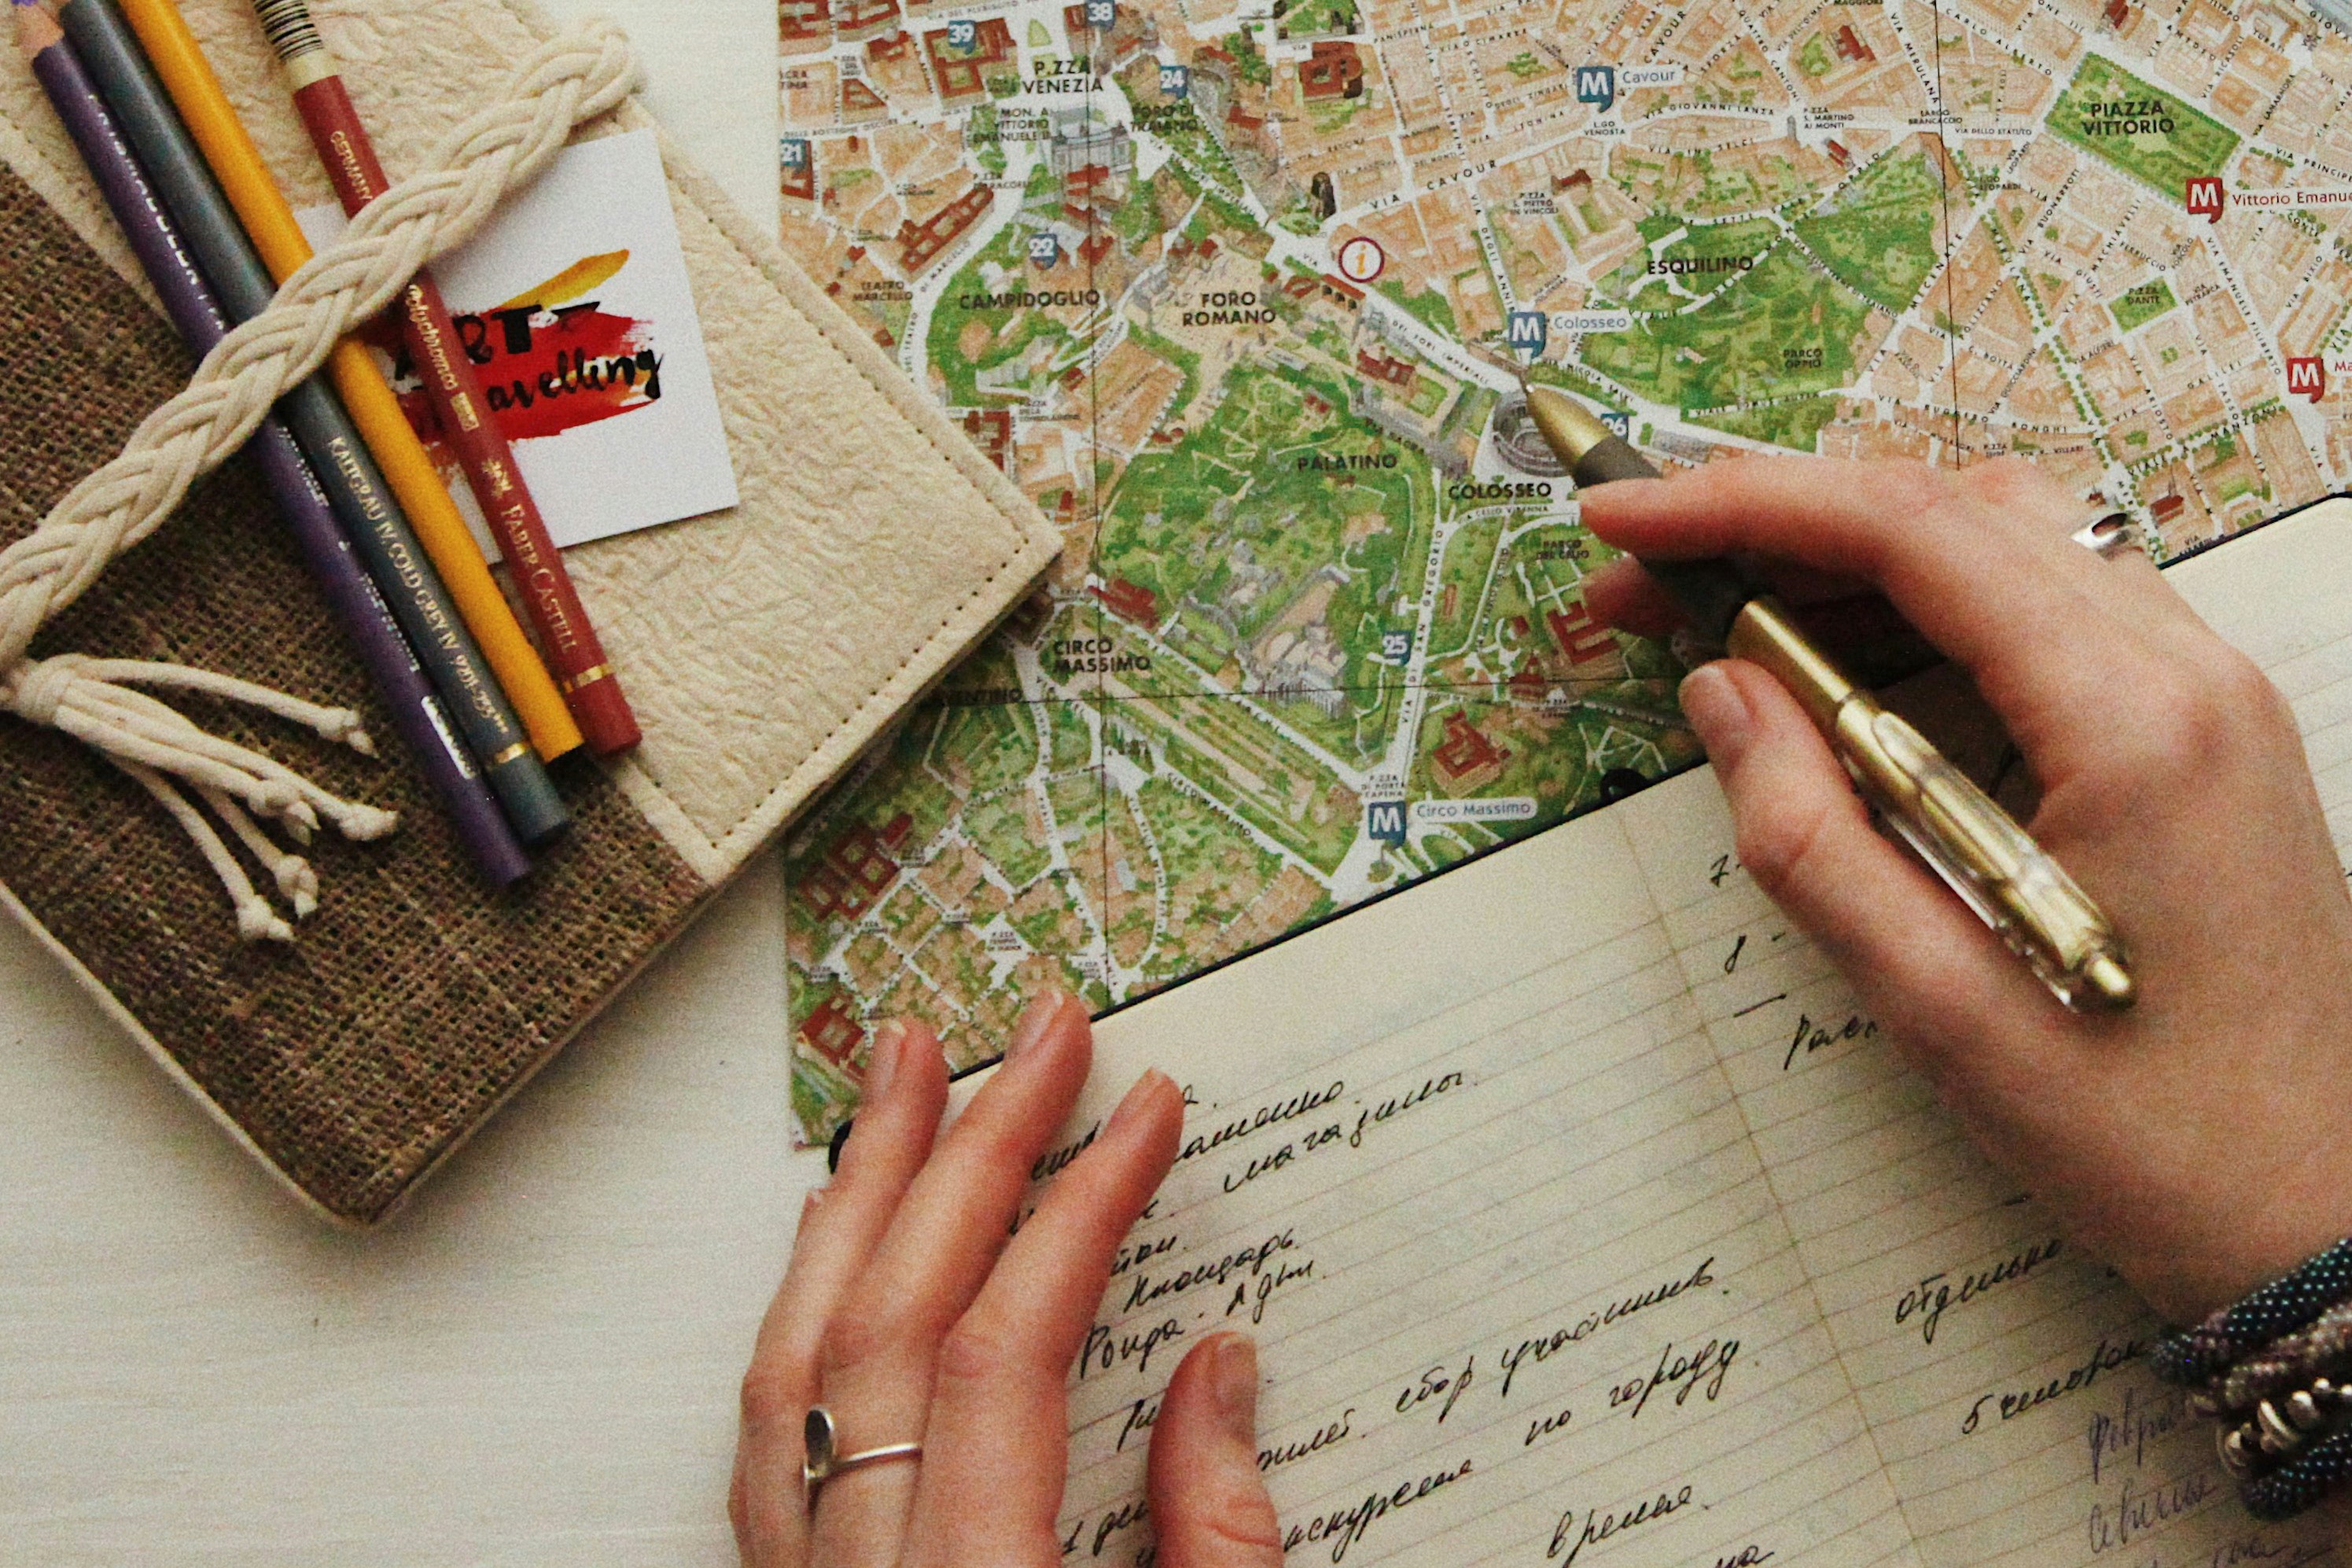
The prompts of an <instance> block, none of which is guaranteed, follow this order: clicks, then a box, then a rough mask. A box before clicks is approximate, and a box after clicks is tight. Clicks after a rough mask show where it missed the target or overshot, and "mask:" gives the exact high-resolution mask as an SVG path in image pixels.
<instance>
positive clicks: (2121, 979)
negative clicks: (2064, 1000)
mask: <svg viewBox="0 0 2352 1568" xmlns="http://www.w3.org/2000/svg"><path fill="white" fill-rule="evenodd" d="M2083 984H2084V989H2086V990H2087V991H2088V992H2089V993H2090V994H2089V995H2088V996H2086V997H2085V998H2084V1000H2085V1001H2088V1002H2089V1003H2090V1004H2091V1005H2093V1006H2095V1007H2096V1008H2098V1009H2099V1010H2100V1011H2102V1012H2106V1013H2120V1012H2122V1011H2123V1010H2124V1009H2125V1008H2126V1007H2129V1006H2130V1005H2132V1002H2133V1000H2134V998H2135V997H2137V994H2138V989H2139V988H2138V986H2137V984H2134V982H2133V980H2132V976H2131V971H2130V970H2128V969H2126V968H2125V967H2124V966H2123V965H2122V964H2121V963H2118V962H2116V958H2115V957H2114V955H2113V954H2111V953H2105V952H2103V953H2101V954H2099V956H2098V957H2096V958H2095V959H2093V960H2091V962H2090V963H2086V964H2084V966H2083Z"/></svg>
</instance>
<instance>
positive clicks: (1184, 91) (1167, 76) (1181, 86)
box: [1160, 66, 1192, 98]
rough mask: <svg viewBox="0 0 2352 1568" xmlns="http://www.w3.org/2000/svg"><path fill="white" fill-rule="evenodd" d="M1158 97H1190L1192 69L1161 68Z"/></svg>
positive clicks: (1183, 67)
mask: <svg viewBox="0 0 2352 1568" xmlns="http://www.w3.org/2000/svg"><path fill="white" fill-rule="evenodd" d="M1160 97H1162V98H1190V97H1192V67H1191V66H1161V67H1160Z"/></svg>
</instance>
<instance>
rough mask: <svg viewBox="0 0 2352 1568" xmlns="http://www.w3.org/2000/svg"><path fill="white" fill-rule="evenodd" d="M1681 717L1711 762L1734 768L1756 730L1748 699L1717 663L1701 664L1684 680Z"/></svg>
mask: <svg viewBox="0 0 2352 1568" xmlns="http://www.w3.org/2000/svg"><path fill="white" fill-rule="evenodd" d="M1682 702H1683V716H1684V717H1685V718H1686V719H1688V720H1689V721H1690V722H1691V728H1692V729H1694V730H1696V731H1698V738H1699V741H1700V743H1701V744H1703V745H1705V746H1706V754H1707V757H1708V759H1709V760H1710V761H1712V762H1714V763H1716V764H1717V765H1718V766H1721V767H1736V766H1738V763H1739V759H1740V756H1741V754H1742V753H1744V752H1746V751H1747V750H1748V741H1749V740H1750V739H1751V738H1752V737H1753V736H1754V734H1755V731H1756V718H1755V715H1753V714H1752V713H1750V712H1748V700H1747V699H1746V698H1744V697H1742V696H1740V695H1739V688H1738V686H1737V685H1735V684H1734V683H1733V682H1732V679H1731V677H1730V676H1729V675H1727V674H1726V673H1725V672H1724V668H1723V666H1722V665H1721V664H1720V663H1716V664H1702V665H1700V666H1699V667H1698V668H1696V669H1694V670H1692V671H1691V672H1690V674H1688V675H1686V676H1685V677H1684V678H1683V689H1682Z"/></svg>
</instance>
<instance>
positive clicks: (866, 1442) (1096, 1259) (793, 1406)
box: [729, 994, 1282, 1568]
mask: <svg viewBox="0 0 2352 1568" xmlns="http://www.w3.org/2000/svg"><path fill="white" fill-rule="evenodd" d="M1092 1054H1093V1042H1092V1036H1091V1032H1090V1030H1089V1028H1088V1026H1087V1016H1086V1010H1085V1008H1084V1007H1082V1006H1081V1005H1079V1004H1078V1003H1077V1001H1076V999H1075V998H1073V997H1070V996H1067V995H1061V994H1052V995H1047V996H1045V997H1043V998H1040V999H1039V1000H1038V1001H1037V1002H1036V1003H1035V1004H1034V1005H1032V1006H1031V1007H1030V1009H1029V1011H1028V1012H1027V1013H1026V1014H1025V1015H1024V1016H1023V1018H1022V1021H1021V1025H1020V1026H1019V1028H1018V1029H1017V1030H1016V1031H1015V1032H1014V1035H1013V1044H1012V1046H1011V1047H1010V1048H1009V1049H1008V1051H1007V1052H1006V1055H1005V1059H1004V1065H1003V1067H1002V1068H1000V1069H999V1070H998V1071H997V1073H996V1075H995V1077H994V1078H993V1079H991V1080H990V1081H989V1083H988V1084H987V1085H986V1086H985V1087H984V1088H982V1089H981V1091H980V1092H979V1094H977V1095H976V1096H974V1097H973V1100H972V1102H971V1106H970V1107H969V1108H967V1109H966V1110H964V1112H963V1113H962V1114H961V1116H959V1117H958V1118H957V1119H956V1121H955V1123H954V1125H953V1126H951V1127H950V1128H949V1129H948V1130H947V1131H946V1132H945V1134H944V1135H940V1131H939V1124H940V1115H941V1113H942V1111H943V1110H944V1109H945V1106H946V1103H947V1071H946V1068H945V1065H944V1062H943V1060H942V1058H941V1055H940V1044H939V1041H938V1039H937V1038H936V1037H934V1036H932V1035H931V1033H930V1032H929V1030H928V1029H925V1028H923V1027H922V1026H919V1025H911V1026H910V1025H901V1024H897V1023H892V1024H886V1025H884V1026H882V1028H881V1029H880V1030H879V1031H877V1034H876V1037H875V1041H874V1047H873V1057H872V1066H871V1067H870V1068H869V1070H868V1076H867V1079H866V1102H865V1105H864V1108H863V1109H862V1110H860V1112H859V1114H858V1118H857V1123H856V1130H855V1131H853V1132H852V1133H851V1135H850V1138H849V1141H848V1142H847V1144H846V1146H845V1148H844V1150H843V1152H842V1161H841V1169H840V1172H839V1173H838V1174H837V1175H836V1176H835V1179H834V1181H833V1182H832V1184H830V1185H828V1186H826V1187H824V1188H821V1189H819V1190H818V1191H816V1192H814V1193H812V1194H810V1195H809V1199H808V1203H807V1206H806V1207H805V1208H803V1211H802V1214H801V1228H800V1237H799V1239H798V1241H797V1242H796V1243H795V1245H794V1247H793V1260H792V1266H791V1268H790V1269H789V1271H788V1272H787V1273H786V1274H785V1276H784V1282H783V1286H782V1289H780V1290H778V1292H777V1293H776V1299H775V1303H774V1305H773V1306H772V1307H771V1308H770V1309H769V1311H768V1316H767V1321H765V1322H764V1323H763V1324H762V1325H761V1331H760V1338H759V1343H758V1346H757V1348H756V1350H755V1352H754V1353H753V1356H752V1362H751V1371H750V1373H747V1374H746V1375H745V1377H744V1380H743V1422H742V1432H741V1436H740V1441H739V1443H738V1445H737V1449H736V1458H735V1479H734V1486H733V1488H732V1490H731V1492H730V1498H729V1511H730V1515H731V1517H732V1518H733V1520H734V1524H735V1539H736V1542H737V1544H738V1545H739V1546H740V1549H741V1551H742V1553H743V1560H744V1562H745V1563H750V1564H754V1565H756V1568H866V1565H869V1564H870V1565H876V1568H882V1565H892V1564H906V1565H908V1568H917V1565H929V1564H938V1565H948V1564H955V1565H959V1568H1055V1565H1056V1564H1058V1563H1060V1562H1061V1561H1062V1543H1061V1541H1060V1539H1059V1536H1058V1534H1057V1532H1056V1531H1055V1518H1056V1516H1057V1515H1058V1514H1059V1512H1060V1510H1061V1505H1062V1483H1063V1476H1064V1473H1065V1471H1066V1468H1067V1466H1068V1455H1069V1432H1068V1426H1069V1412H1068V1405H1067V1400H1066V1394H1065V1389H1066V1383H1067V1380H1068V1377H1069V1371H1070V1366H1071V1363H1073V1362H1074V1361H1075V1360H1076V1357H1077V1354H1078V1352H1079V1351H1080V1350H1081V1349H1082V1348H1083V1347H1084V1345H1085V1343H1086V1338H1087V1329H1088V1327H1089V1326H1090V1325H1092V1323H1093V1322H1094V1321H1095V1314H1096V1311H1097V1309H1098V1308H1099V1307H1100V1305H1101V1302H1102V1296H1103V1291H1104V1289H1105V1287H1106V1286H1107V1285H1108V1281H1109V1279H1110V1267H1111V1259H1112V1255H1113V1253H1114V1252H1115V1251H1116V1249H1117V1248H1118V1244H1119V1242H1120V1240H1121V1239H1122V1238H1124V1237H1125V1236H1126V1235H1127V1233H1128V1231H1129V1228H1130V1227H1132V1226H1134V1224H1135V1222H1136V1220H1137V1219H1138V1218H1139V1216H1140V1215H1142V1212H1143V1208H1144V1205H1146V1204H1147V1203H1149V1202H1150V1199H1151V1194H1152V1193H1153V1192H1154V1191H1155V1190H1156V1189H1157V1188H1158V1187H1159V1185H1160V1179H1161V1178H1162V1177H1164V1176H1165V1175H1166V1174H1167V1173H1168V1169H1169V1167H1170V1165H1171V1163H1173V1162H1174V1160H1175V1157H1176V1143H1177V1138H1178V1135H1179V1132H1180V1131H1181V1128H1182V1125H1183V1114H1184V1107H1183V1099H1182V1096H1181V1094H1180V1093H1179V1092H1178V1090H1177V1089H1176V1086H1175V1085H1174V1084H1173V1083H1171V1082H1170V1081H1169V1079H1167V1078H1165V1077H1164V1076H1162V1075H1161V1074H1160V1073H1157V1072H1152V1073H1147V1074H1145V1075H1144V1077H1143V1078H1142V1079H1141V1080H1140V1081H1139V1082H1138V1083H1137V1084H1136V1086H1135V1087H1134V1089H1131V1090H1130V1091H1129V1093H1128V1096H1127V1098H1126V1099H1125V1100H1123V1101H1121V1102H1120V1104H1119V1107H1118V1110H1117V1111H1116V1112H1115V1113H1114V1114H1113V1115H1112V1117H1111V1118H1110V1120H1109V1121H1108V1123H1106V1124H1105V1125H1104V1127H1103V1129H1102V1131H1101V1132H1100V1133H1099V1135H1098V1136H1097V1138H1096V1139H1095V1141H1094V1143H1093V1144H1092V1145H1091V1146H1090V1147H1089V1148H1088V1149H1087V1151H1086V1152H1085V1153H1084V1154H1082V1155H1080V1156H1079V1158H1078V1159H1077V1160H1076V1161H1075V1162H1074V1163H1072V1164H1071V1165H1070V1166H1069V1167H1068V1169H1066V1170H1065V1171H1064V1172H1063V1173H1061V1174H1060V1175H1059V1176H1057V1177H1056V1178H1055V1181H1054V1184H1053V1185H1052V1186H1051V1187H1050V1188H1049V1189H1048V1190H1047V1191H1046V1194H1045V1198H1044V1200H1043V1201H1042V1202H1041V1203H1040V1204H1039V1205H1038V1206H1037V1210H1036V1212H1035V1213H1034V1215H1030V1216H1029V1218H1028V1219H1027V1220H1026V1221H1025V1222H1024V1223H1023V1225H1022V1226H1021V1228H1020V1231H1019V1233H1018V1234H1017V1235H1015V1234H1013V1220H1014V1218H1015V1216H1016V1215H1018V1213H1019V1206H1020V1204H1021V1200H1022V1196H1023V1194H1024V1192H1025V1191H1026V1190H1027V1188H1028V1185H1029V1173H1030V1170H1031V1168H1032V1167H1033V1166H1034V1163H1036V1161H1037V1158H1038V1156H1039V1155H1041V1154H1042V1153H1044V1152H1045V1150H1046V1148H1047V1147H1048V1146H1049V1144H1050V1143H1051V1142H1052V1140H1053V1138H1054V1136H1055V1133H1056V1132H1057V1131H1060V1129H1061V1127H1062V1124H1063V1122H1064V1121H1066V1119H1067V1118H1068V1116H1069V1113H1070V1109H1071V1107H1072V1105H1073V1104H1074V1103H1075V1102H1076V1100H1077V1096H1078V1091H1079V1089H1080V1088H1081V1087H1082V1086H1083V1085H1084V1084H1085V1082H1086V1079H1087V1068H1088V1066H1089V1063H1090V1061H1091V1058H1092ZM935 1141H936V1144H937V1147H936V1148H935V1147H934V1142H935ZM1256 1387H1257V1371H1256V1357H1255V1353H1254V1352H1253V1351H1252V1350H1251V1348H1250V1345H1249V1343H1248V1342H1247V1341H1245V1340H1243V1339H1240V1338H1239V1337H1237V1336H1234V1335H1218V1336H1215V1337H1213V1338H1212V1339H1209V1340H1206V1341H1203V1342H1202V1343H1201V1344H1200V1345H1198V1346H1196V1347H1195V1348H1194V1349H1193V1351H1192V1354H1190V1355H1188V1356H1187V1357H1186V1358H1185V1360H1184V1362H1183V1363H1182V1364H1181V1366H1180V1367H1179V1368H1178V1369H1177V1372H1176V1374H1175V1376H1174V1379H1173V1380H1172V1382H1171V1385H1170V1389H1169V1393H1168V1394H1167V1396H1166V1398H1165V1399H1164V1400H1163V1402H1162V1405H1161V1409H1160V1418H1159V1421H1158V1423H1157V1425H1156V1426H1155V1427H1154V1429H1153V1432H1152V1456H1151V1480H1152V1487H1151V1490H1152V1496H1151V1511H1152V1519H1153V1524H1154V1526H1155V1529H1156V1531H1157V1533H1158V1539H1159V1542H1160V1549H1159V1555H1158V1562H1159V1563H1160V1565H1161V1568H1279V1564H1280V1563H1281V1561H1282V1550H1281V1543H1280V1539H1279V1537H1278V1535H1277V1534H1276V1528H1275V1518H1274V1509H1273V1505H1272V1504H1271V1503H1270V1502H1269V1501H1268V1500H1267V1499H1266V1494H1265V1486H1264V1484H1263V1483H1262V1482H1261V1481H1260V1479H1259V1478H1258V1470H1257V1452H1256V1439H1255V1412H1256ZM814 1405H824V1407H825V1408H826V1409H827V1410H829V1411H830V1412H831V1414H832V1415H833V1417H834V1419H835V1422H836V1423H837V1435H838V1442H837V1446H836V1447H837V1451H838V1452H839V1453H842V1454H851V1453H856V1452H860V1451H863V1450H866V1449H869V1448H876V1447H884V1446H887V1445H890V1444H896V1443H910V1442H911V1443H920V1444H921V1445H922V1453H921V1454H920V1456H919V1458H912V1459H901V1460H889V1461H885V1462H881V1463H877V1464H874V1465H869V1466H865V1467H861V1468H856V1469H854V1470H850V1471H847V1472H845V1473H844V1474H841V1475H837V1476H835V1477H834V1478H833V1479H830V1480H827V1481H825V1482H824V1484H823V1486H822V1487H820V1488H819V1489H818V1492H817V1496H816V1507H815V1509H814V1517H811V1514H810V1511H809V1510H808V1509H807V1508H806V1507H805V1504H804V1501H803V1488H802V1481H801V1465H802V1460H803V1446H802V1444H803V1417H804V1416H805V1415H806V1414H807V1412H808V1411H809V1409H810V1408H811V1407H812V1406H814Z"/></svg>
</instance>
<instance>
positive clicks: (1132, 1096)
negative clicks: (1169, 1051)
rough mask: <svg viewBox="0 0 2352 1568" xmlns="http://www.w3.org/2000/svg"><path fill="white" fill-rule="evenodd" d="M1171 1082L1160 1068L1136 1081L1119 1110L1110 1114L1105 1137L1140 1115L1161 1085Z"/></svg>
mask: <svg viewBox="0 0 2352 1568" xmlns="http://www.w3.org/2000/svg"><path fill="white" fill-rule="evenodd" d="M1169 1081H1170V1079H1169V1077H1168V1075H1167V1074H1166V1073H1164V1072H1161V1071H1160V1069H1159V1068H1150V1069H1148V1070H1147V1071H1146V1072H1145V1073H1144V1075H1143V1076H1142V1077H1141V1078H1139V1079H1136V1080H1135V1084H1134V1087H1133V1088H1131V1089H1129V1090H1128V1091H1127V1093H1126V1094H1125V1095H1124V1096H1123V1097H1121V1099H1120V1100H1119V1102H1118V1109H1117V1110H1113V1111H1112V1112H1111V1113H1110V1121H1108V1122H1107V1123H1106V1124H1105V1125H1104V1127H1103V1133H1104V1135H1105V1136H1106V1137H1108V1135H1109V1134H1111V1133H1113V1132H1116V1131H1118V1130H1119V1129H1120V1128H1121V1127H1122V1126H1124V1125H1126V1123H1127V1122H1128V1121H1130V1120H1131V1119H1132V1118H1134V1117H1136V1116H1137V1115H1139V1114H1140V1113H1141V1110H1142V1106H1143V1102H1144V1101H1145V1100H1150V1099H1151V1098H1153V1097H1154V1096H1155V1095H1156V1094H1158V1093H1159V1086H1160V1085H1161V1084H1163V1083H1167V1082H1169Z"/></svg>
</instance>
